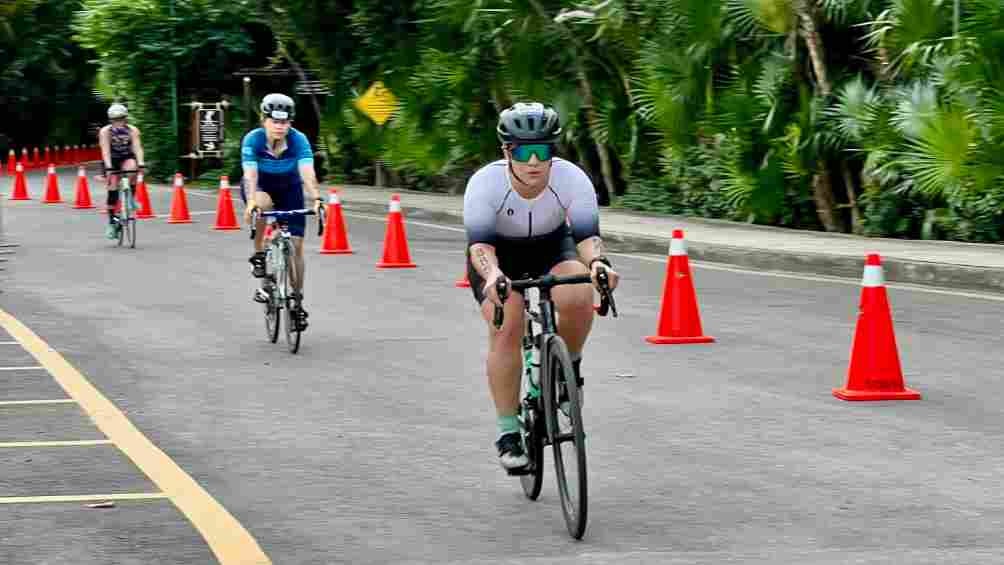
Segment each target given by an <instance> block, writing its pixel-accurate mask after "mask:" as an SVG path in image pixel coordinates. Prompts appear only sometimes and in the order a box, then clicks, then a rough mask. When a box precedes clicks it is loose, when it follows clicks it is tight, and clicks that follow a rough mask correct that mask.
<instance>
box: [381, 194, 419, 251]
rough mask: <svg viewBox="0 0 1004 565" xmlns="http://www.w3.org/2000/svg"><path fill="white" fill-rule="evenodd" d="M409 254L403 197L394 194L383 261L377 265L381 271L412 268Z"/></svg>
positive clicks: (385, 236) (384, 243)
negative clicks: (403, 212) (402, 207)
mask: <svg viewBox="0 0 1004 565" xmlns="http://www.w3.org/2000/svg"><path fill="white" fill-rule="evenodd" d="M412 267H415V264H414V263H412V262H411V255H410V254H409V253H408V236H407V235H405V233H404V218H403V217H402V214H401V197H400V196H398V195H397V194H394V195H392V196H391V197H390V207H389V211H388V213H387V231H386V233H385V234H384V240H383V260H381V261H380V262H379V263H377V268H379V269H402V268H412Z"/></svg>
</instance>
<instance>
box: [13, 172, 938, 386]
mask: <svg viewBox="0 0 1004 565" xmlns="http://www.w3.org/2000/svg"><path fill="white" fill-rule="evenodd" d="M16 172H17V175H16V178H15V181H14V188H13V191H12V196H11V199H12V200H28V199H30V197H29V196H28V194H27V188H26V185H25V181H24V171H23V168H22V166H21V164H20V163H19V164H18V165H17V169H16ZM138 177H139V178H138V183H137V189H136V193H137V194H136V197H137V200H138V201H139V204H140V210H139V211H138V213H137V217H138V218H152V217H155V216H154V215H153V211H152V210H151V208H150V199H149V194H148V191H147V188H146V183H145V181H144V180H143V177H142V173H140V174H139V175H138ZM42 202H43V203H45V204H57V203H61V202H62V199H61V198H60V194H59V186H58V181H57V177H56V175H55V168H54V166H53V165H49V171H48V181H47V183H46V192H45V196H44V198H43V200H42ZM93 207H94V206H93V204H92V203H91V201H90V195H89V191H88V187H87V176H86V174H85V170H84V167H79V169H78V175H77V198H76V202H75V204H74V208H93ZM167 221H168V223H173V224H181V223H192V218H191V214H190V213H189V211H188V201H187V197H186V195H185V188H184V182H183V178H182V176H181V173H177V174H176V175H175V177H174V194H173V196H172V201H171V214H170V217H169V218H168V220H167ZM324 227H325V232H324V238H323V241H322V243H321V249H320V253H322V254H331V255H344V254H352V253H353V251H352V248H351V246H350V245H349V241H348V233H347V229H346V226H345V219H344V217H343V214H342V204H341V199H340V198H339V196H338V191H337V190H336V189H331V190H330V192H329V194H328V214H327V220H326V222H325V226H324ZM214 229H216V230H237V229H240V226H239V225H238V224H237V216H236V213H235V211H234V206H233V201H232V197H231V194H230V186H229V179H228V177H226V176H223V177H221V178H220V189H219V198H218V201H217V210H216V224H215V225H214ZM377 267H378V268H414V267H416V265H415V263H414V262H412V260H411V255H410V251H409V249H408V239H407V235H406V233H405V228H404V218H403V214H402V211H401V199H400V196H399V195H397V194H394V195H392V196H391V200H390V204H389V207H388V214H387V228H386V232H385V234H384V247H383V256H382V258H381V260H380V261H379V262H378V263H377ZM455 285H456V286H458V287H469V286H470V281H469V280H468V278H467V274H466V271H465V273H464V275H463V277H462V278H461V279H458V280H457V281H456V283H455ZM645 340H646V341H647V342H649V343H652V344H659V345H664V344H701V343H713V342H714V341H715V338H714V337H711V336H708V335H705V334H704V330H703V328H702V324H701V316H700V312H699V308H698V301H697V293H696V291H695V288H694V282H693V277H692V275H691V271H690V260H689V257H688V254H687V247H686V243H685V241H684V236H683V230H674V231H673V235H672V239H671V240H670V246H669V258H668V261H667V265H666V276H665V281H664V284H663V296H662V305H661V308H660V312H659V321H658V326H657V330H656V334H655V335H651V336H648V337H646V338H645ZM833 394H834V396H836V397H837V398H840V399H843V400H915V399H919V398H920V394H919V393H917V392H916V391H913V390H910V389H907V388H906V387H905V386H904V380H903V373H902V369H901V367H900V363H899V354H898V351H897V346H896V337H895V332H894V330H893V324H892V315H891V312H890V308H889V302H888V297H887V295H886V289H885V282H884V275H883V270H882V263H881V259H880V257H879V255H878V254H871V255H868V257H867V260H866V263H865V268H864V276H863V279H862V294H861V305H860V311H859V314H858V320H857V324H856V329H855V334H854V341H853V344H852V348H851V360H850V366H849V369H848V377H847V384H846V386H845V387H843V388H839V389H834V390H833Z"/></svg>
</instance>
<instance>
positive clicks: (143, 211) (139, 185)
mask: <svg viewBox="0 0 1004 565" xmlns="http://www.w3.org/2000/svg"><path fill="white" fill-rule="evenodd" d="M136 202H138V203H139V211H137V212H136V217H137V218H139V219H141V220H148V219H150V218H156V217H157V216H156V215H155V214H154V213H153V208H152V207H150V193H149V191H147V188H146V180H144V178H143V171H140V172H138V173H136Z"/></svg>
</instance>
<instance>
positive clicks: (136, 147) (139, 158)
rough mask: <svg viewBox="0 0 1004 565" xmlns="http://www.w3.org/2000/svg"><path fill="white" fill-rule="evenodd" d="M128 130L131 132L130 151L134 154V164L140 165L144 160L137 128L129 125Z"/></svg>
mask: <svg viewBox="0 0 1004 565" xmlns="http://www.w3.org/2000/svg"><path fill="white" fill-rule="evenodd" d="M129 130H130V131H131V132H132V151H133V153H135V154H136V165H138V166H140V167H142V166H143V164H144V163H146V161H144V160H143V142H142V141H141V140H140V135H139V128H138V127H136V126H129Z"/></svg>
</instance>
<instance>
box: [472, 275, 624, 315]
mask: <svg viewBox="0 0 1004 565" xmlns="http://www.w3.org/2000/svg"><path fill="white" fill-rule="evenodd" d="M596 279H597V282H598V283H599V291H600V307H599V308H598V309H597V312H596V313H597V314H599V315H600V316H606V315H607V312H608V311H612V312H613V314H614V317H615V318H616V317H617V305H616V304H615V303H614V294H613V290H611V289H610V281H609V279H608V278H607V270H606V269H605V268H604V267H603V266H600V268H599V272H598V273H597V275H596ZM591 282H593V279H592V277H591V276H590V275H569V276H563V277H562V276H557V275H544V276H542V277H538V278H532V279H519V280H514V281H510V280H509V279H507V278H505V277H501V278H499V279H498V280H496V281H495V291H496V292H497V293H498V295H499V300H501V301H502V303H503V304H505V301H506V299H507V298H508V297H509V292H510V291H511V290H523V289H527V288H534V287H546V288H550V287H553V286H558V285H562V284H582V283H591ZM503 313H504V309H503V307H501V306H495V316H494V318H493V320H492V321H493V323H494V324H495V329H496V330H498V329H501V328H502V321H503V318H504V314H503Z"/></svg>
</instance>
